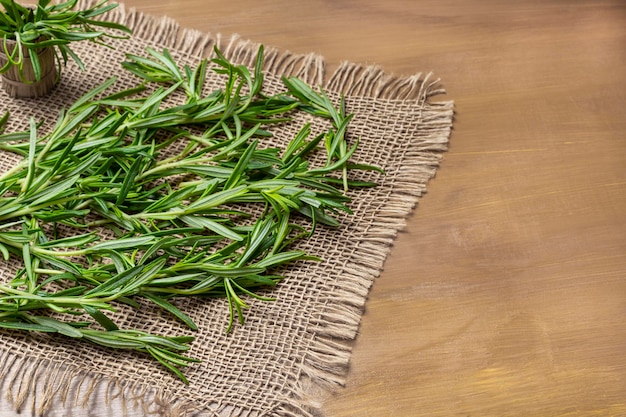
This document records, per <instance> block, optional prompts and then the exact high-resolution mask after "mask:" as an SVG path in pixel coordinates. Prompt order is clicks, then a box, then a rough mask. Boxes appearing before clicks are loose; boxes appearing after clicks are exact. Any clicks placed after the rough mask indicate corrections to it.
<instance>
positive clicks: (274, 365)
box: [0, 7, 453, 416]
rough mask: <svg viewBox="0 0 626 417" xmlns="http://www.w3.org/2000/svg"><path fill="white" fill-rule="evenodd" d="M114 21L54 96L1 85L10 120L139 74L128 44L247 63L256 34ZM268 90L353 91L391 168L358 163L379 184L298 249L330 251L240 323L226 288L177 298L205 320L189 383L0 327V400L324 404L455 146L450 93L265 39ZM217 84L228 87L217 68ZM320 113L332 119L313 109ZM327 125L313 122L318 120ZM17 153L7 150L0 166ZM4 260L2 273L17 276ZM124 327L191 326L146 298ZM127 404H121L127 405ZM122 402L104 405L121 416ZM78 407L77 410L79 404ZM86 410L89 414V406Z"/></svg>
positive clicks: (284, 129) (67, 404)
mask: <svg viewBox="0 0 626 417" xmlns="http://www.w3.org/2000/svg"><path fill="white" fill-rule="evenodd" d="M108 19H111V20H116V21H119V22H122V23H124V24H126V25H128V26H130V27H132V28H134V31H135V33H134V35H133V37H132V38H131V39H130V40H119V41H114V42H113V45H114V46H115V49H107V48H104V47H100V46H96V45H92V44H87V43H82V44H77V45H76V52H77V53H78V54H79V55H80V56H81V57H83V59H84V61H85V62H86V63H87V71H86V72H81V71H80V70H79V69H77V68H76V67H75V66H74V65H72V64H69V65H68V67H67V68H65V70H64V72H63V76H62V79H61V82H60V83H59V85H58V86H57V87H56V88H55V89H54V91H53V92H52V94H50V95H49V96H47V97H45V98H40V99H10V98H8V96H7V95H6V93H0V94H1V95H0V112H1V114H4V112H5V111H7V110H8V111H10V112H11V119H10V123H9V126H8V128H7V130H8V131H14V130H24V129H26V128H27V125H28V121H29V118H30V117H34V118H35V119H37V120H42V121H44V125H43V126H42V128H41V129H42V130H45V129H46V127H49V126H50V125H51V124H53V123H54V121H55V120H56V116H57V114H58V112H59V111H60V109H62V108H64V107H67V106H68V105H70V104H71V103H72V102H73V101H74V100H75V99H76V98H78V97H80V96H81V95H82V94H83V93H85V92H86V91H88V90H89V89H91V88H93V87H94V86H96V85H98V84H99V83H101V82H103V81H105V80H106V79H107V78H108V77H110V76H112V75H117V76H118V77H119V80H118V82H117V84H116V85H115V88H117V89H123V88H127V87H131V86H134V85H136V84H137V82H138V80H137V79H136V78H135V77H134V76H132V75H131V74H129V73H127V72H125V71H124V70H123V69H122V67H121V65H120V62H122V61H123V60H124V53H126V52H129V53H134V54H137V55H145V47H146V46H152V47H154V48H156V49H163V48H168V49H169V50H170V52H171V53H172V55H173V56H174V57H175V58H176V59H177V60H178V61H179V62H181V63H188V64H190V65H192V66H195V65H196V64H197V63H198V61H199V60H200V58H201V57H204V56H211V54H212V49H213V46H215V45H217V46H218V47H219V48H220V49H221V50H222V51H223V52H224V53H225V55H226V56H227V57H228V58H229V59H231V60H233V61H234V62H237V63H241V64H244V65H250V66H251V65H252V64H253V62H254V59H255V56H256V52H257V48H258V44H255V43H253V42H249V41H243V40H241V39H239V38H237V37H233V38H230V39H227V40H225V39H221V37H220V36H213V35H209V34H204V33H198V32H195V31H189V30H184V29H182V28H180V27H179V26H178V25H177V24H176V23H175V22H174V21H172V20H171V19H168V18H160V19H157V18H153V17H149V16H146V15H143V14H141V13H138V12H136V11H134V10H127V9H125V8H124V7H120V8H118V9H116V10H115V11H114V12H112V13H111V14H110V15H109V16H108ZM264 71H265V74H266V86H265V89H266V92H267V93H268V94H273V93H277V92H279V91H284V87H283V86H282V83H281V82H280V76H281V75H295V76H298V77H300V78H301V79H303V80H304V81H306V82H308V83H309V84H312V85H315V86H323V88H324V89H325V90H326V91H327V92H328V94H329V96H330V97H331V98H334V99H338V98H339V97H340V96H341V95H342V94H345V97H346V105H347V111H348V112H350V113H354V114H355V117H354V120H353V122H352V124H351V125H350V130H349V137H350V138H352V139H354V138H357V137H358V138H360V148H359V150H358V152H357V154H356V156H355V158H356V160H357V161H359V162H365V163H369V164H376V165H378V166H380V167H381V168H383V169H384V170H385V172H386V173H385V175H382V174H380V173H377V172H369V173H367V174H363V175H364V177H363V178H365V179H368V180H374V181H377V182H378V184H379V185H378V187H376V188H368V189H361V190H356V191H351V192H350V197H352V199H353V202H352V203H351V208H352V209H353V210H354V215H350V216H345V217H343V218H341V226H340V227H339V228H338V229H330V228H324V227H319V228H318V230H317V231H316V233H315V234H314V236H313V237H312V238H311V239H310V240H308V241H306V242H303V243H302V244H301V246H302V248H303V249H305V250H307V251H309V252H311V253H313V254H316V255H318V256H320V257H321V258H322V259H323V261H322V262H300V263H298V264H295V265H294V266H293V267H291V268H289V270H287V271H286V273H285V275H286V279H284V280H283V281H281V282H280V284H279V285H278V286H277V288H276V289H274V290H272V291H271V295H272V296H273V297H275V298H276V301H275V302H263V301H257V300H254V299H247V301H249V303H250V304H251V306H252V308H251V309H250V310H249V311H248V312H247V313H246V323H245V325H244V326H239V325H237V326H235V327H234V329H233V331H232V332H230V333H226V332H225V328H226V325H227V317H228V305H227V302H226V300H223V299H209V300H207V299H203V300H197V299H185V300H181V301H180V303H178V305H179V307H180V308H181V309H183V310H184V311H185V312H186V313H187V314H189V315H190V316H191V317H192V319H193V320H194V321H195V322H196V323H197V324H198V327H199V330H198V331H197V333H196V334H195V336H196V340H195V341H194V342H193V343H192V349H191V351H190V352H189V355H190V356H193V357H195V358H199V359H201V360H202V363H199V364H193V365H192V366H190V367H189V368H188V369H186V370H185V374H186V376H187V377H188V379H189V381H190V384H189V385H188V386H186V385H184V384H182V383H181V382H180V381H179V380H178V379H177V378H176V377H175V376H173V375H172V374H170V373H168V372H167V371H166V370H165V369H164V368H163V367H161V366H160V365H159V364H157V363H156V362H155V361H154V360H153V359H152V358H149V357H148V356H144V355H142V354H139V353H133V352H124V351H112V350H108V349H104V348H98V347H95V346H92V345H90V344H87V343H76V342H75V341H74V340H70V339H67V338H64V337H62V336H59V337H48V336H46V337H43V336H42V335H32V334H30V335H29V334H24V333H20V332H9V331H2V332H0V341H1V343H0V384H1V388H0V395H1V396H2V397H1V398H2V399H1V400H0V403H3V402H4V403H5V404H6V403H7V402H9V403H10V404H11V406H12V407H15V408H19V409H23V410H26V409H30V410H34V411H35V412H36V413H43V414H45V413H49V414H50V415H52V414H54V415H69V414H64V413H62V412H60V413H58V414H57V413H54V410H58V409H74V408H76V407H79V408H80V407H83V406H84V407H86V409H88V410H90V411H89V414H87V415H94V416H96V415H101V414H99V413H98V410H104V409H105V408H107V407H109V405H108V404H109V403H111V404H113V403H115V402H120V401H121V404H122V405H123V406H124V407H125V406H128V407H129V409H130V408H132V406H134V405H137V404H139V405H142V406H143V407H144V408H142V409H141V410H142V411H141V413H148V412H154V413H156V414H157V415H168V416H185V415H189V416H191V415H202V416H205V415H206V416H306V415H318V414H319V413H320V411H319V404H320V399H322V398H323V395H324V393H327V392H329V391H332V390H334V389H337V388H339V387H340V386H341V385H342V383H343V382H344V379H345V376H346V372H347V369H348V364H349V360H350V353H351V352H350V350H351V349H350V346H351V342H352V341H353V340H354V339H355V337H356V335H357V330H358V326H359V321H360V318H361V315H362V312H363V308H364V304H365V302H366V298H367V295H368V291H369V288H370V286H371V285H372V283H373V281H374V280H375V278H376V277H377V276H378V275H379V273H380V271H381V270H382V267H383V262H384V261H385V258H386V256H387V254H388V252H389V250H390V247H391V245H392V243H393V240H394V238H395V237H396V235H397V233H398V231H399V230H401V229H402V228H403V227H404V225H405V219H406V217H407V215H409V213H410V212H411V211H412V209H413V208H414V207H415V206H416V204H417V202H418V200H419V198H420V197H421V196H422V195H423V193H424V192H425V190H426V184H427V182H428V180H429V179H430V178H432V177H433V175H434V174H435V171H436V169H437V167H438V165H439V162H440V160H441V158H442V154H443V153H444V151H445V150H446V147H447V142H448V138H449V135H450V131H451V127H452V118H453V104H452V102H451V101H443V100H439V99H435V98H433V97H434V96H436V95H439V94H441V93H442V92H443V91H442V90H441V89H440V87H439V82H438V81H437V80H435V79H434V78H433V77H432V76H431V75H430V74H416V75H414V76H410V77H394V76H390V75H388V74H386V73H385V72H383V71H382V70H381V69H380V68H377V67H366V66H359V65H355V64H352V63H343V64H341V65H340V66H339V67H338V69H337V70H336V71H335V72H334V73H333V74H325V64H324V60H323V59H322V57H320V56H317V55H294V54H290V53H287V52H280V51H279V50H278V49H271V48H267V47H266V58H265V68H264ZM209 77H210V82H209V86H208V88H216V87H218V86H219V85H220V80H219V79H218V77H217V75H210V76H209ZM313 123H314V124H315V123H318V124H319V123H324V122H323V121H319V120H313ZM301 126H302V121H301V120H296V121H294V122H293V123H287V124H284V125H280V127H278V128H275V129H274V132H273V133H274V135H275V136H274V138H273V139H271V141H272V142H271V143H268V144H267V145H268V146H269V145H272V146H274V145H281V144H282V145H283V146H284V144H286V143H287V141H288V140H289V139H291V138H292V137H293V136H294V135H295V134H296V133H297V131H298V130H299V129H300V127H301ZM315 128H317V129H323V128H324V129H325V126H324V125H317V126H315V125H314V129H315ZM18 160H19V158H18V157H16V156H14V155H12V154H9V153H3V154H2V155H1V159H0V168H1V170H2V171H3V172H4V171H6V170H7V169H9V168H10V167H11V166H13V165H14V164H15V163H16V162H17V161H18ZM11 270H12V266H11V265H8V264H6V263H4V261H3V264H2V267H1V274H0V279H2V280H7V279H10V278H11V272H10V271H11ZM116 320H117V321H118V323H120V324H121V326H120V327H126V328H132V327H135V328H140V329H142V330H145V331H149V332H154V333H159V334H169V335H182V334H189V330H187V329H185V328H184V326H183V325H181V324H179V323H177V322H176V321H175V320H172V318H171V317H170V316H168V315H167V314H164V313H162V312H159V311H157V310H156V309H152V308H150V307H149V306H146V308H142V309H140V310H130V311H124V312H123V314H121V315H118V316H116ZM120 410H122V409H120ZM122 413H123V411H116V412H112V414H106V413H103V415H122ZM72 415H77V414H72ZM80 415H82V414H80Z"/></svg>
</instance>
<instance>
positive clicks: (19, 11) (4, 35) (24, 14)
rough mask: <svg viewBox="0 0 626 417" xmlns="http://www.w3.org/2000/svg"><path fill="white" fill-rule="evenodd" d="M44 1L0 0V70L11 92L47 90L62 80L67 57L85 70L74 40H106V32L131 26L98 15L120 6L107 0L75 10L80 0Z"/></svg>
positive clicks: (36, 93)
mask: <svg viewBox="0 0 626 417" xmlns="http://www.w3.org/2000/svg"><path fill="white" fill-rule="evenodd" d="M50 3H51V0H39V1H38V2H37V4H36V5H34V6H24V5H20V4H18V3H16V2H15V1H14V0H0V5H2V7H3V10H0V37H1V40H2V44H1V45H0V74H2V87H3V89H4V90H5V91H6V92H7V93H8V94H9V96H11V97H40V96H44V95H46V94H47V93H48V92H49V91H50V90H51V89H52V88H53V87H54V86H55V85H56V83H57V82H58V81H59V79H60V75H61V70H62V68H63V66H64V65H65V64H66V63H67V62H68V60H73V61H75V62H76V63H77V64H78V66H79V67H80V68H81V69H82V70H84V69H85V65H84V63H83V61H82V60H81V58H80V57H79V56H78V55H77V54H76V53H74V51H73V50H72V48H71V46H70V45H71V43H72V42H79V41H90V42H95V43H99V44H105V42H104V39H105V38H106V37H119V36H122V37H124V36H127V35H128V34H130V33H131V30H130V29H129V28H128V27H126V26H124V25H121V24H119V23H114V22H110V21H106V20H101V19H100V18H99V16H102V15H103V14H105V13H107V12H109V11H110V10H112V9H114V8H116V7H117V4H114V3H112V4H107V3H108V0H103V1H101V2H99V3H97V4H96V5H94V6H92V7H88V8H85V9H82V10H81V9H79V10H75V9H76V8H77V5H78V0H69V1H67V2H63V3H58V4H50Z"/></svg>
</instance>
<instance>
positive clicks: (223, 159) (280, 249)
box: [0, 47, 374, 381]
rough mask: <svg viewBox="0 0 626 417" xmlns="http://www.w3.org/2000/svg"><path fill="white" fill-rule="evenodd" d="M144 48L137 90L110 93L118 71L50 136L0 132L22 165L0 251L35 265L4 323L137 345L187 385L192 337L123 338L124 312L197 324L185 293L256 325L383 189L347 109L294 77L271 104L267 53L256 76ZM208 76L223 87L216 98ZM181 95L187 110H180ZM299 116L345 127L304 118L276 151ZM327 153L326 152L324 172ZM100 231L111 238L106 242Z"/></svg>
mask: <svg viewBox="0 0 626 417" xmlns="http://www.w3.org/2000/svg"><path fill="white" fill-rule="evenodd" d="M147 52H148V56H147V57H139V56H135V55H128V61H127V62H125V63H124V64H123V66H124V68H126V69H127V70H129V71H131V72H132V73H133V74H135V75H137V76H138V77H139V78H140V79H142V83H141V84H140V85H138V86H137V87H134V88H131V89H129V90H125V91H118V92H115V91H111V90H112V88H113V87H114V85H115V81H116V80H115V78H111V79H110V80H107V81H106V82H105V83H103V84H102V85H100V86H98V87H96V88H95V89H94V90H92V91H90V92H88V93H86V94H85V95H84V96H83V97H82V98H80V99H79V100H77V101H76V102H75V103H74V104H73V105H72V106H70V107H69V108H68V109H66V110H65V111H64V112H62V113H61V115H60V116H59V118H58V120H57V122H56V124H55V126H54V127H53V128H52V130H51V131H50V132H49V133H47V134H45V135H40V134H39V133H38V124H37V123H36V121H34V120H31V121H30V128H29V130H28V131H27V132H11V133H5V134H2V135H0V149H4V150H7V151H11V152H15V153H17V154H20V155H22V156H23V160H22V162H20V163H19V164H18V165H17V166H16V167H14V168H13V169H11V170H9V171H8V172H6V173H4V174H2V175H0V253H1V254H2V256H3V257H4V258H5V259H7V260H8V259H9V258H10V257H16V258H19V259H20V260H21V261H22V263H23V268H21V269H20V270H19V271H17V273H16V275H15V277H14V278H13V279H12V280H11V281H9V282H7V283H5V284H0V327H5V328H10V329H18V330H30V331H46V332H55V333H60V334H63V335H65V336H69V337H74V338H82V339H86V340H89V341H90V342H92V343H96V344H100V345H103V346H109V347H119V348H125V349H135V350H139V351H141V352H145V353H148V354H150V355H152V356H153V357H154V358H155V359H156V360H158V361H159V362H160V363H162V364H163V365H164V366H166V367H167V368H168V369H170V370H171V371H172V372H174V373H175V374H176V375H178V376H179V377H180V378H181V379H183V380H184V381H186V380H185V378H184V376H183V375H182V372H181V370H180V367H184V366H186V365H188V364H189V363H190V362H192V361H193V360H192V359H190V358H188V357H186V356H183V355H182V354H181V353H180V352H183V351H186V350H187V349H188V348H189V346H188V344H189V343H190V342H191V341H192V339H193V338H192V337H190V336H182V337H177V338H172V337H165V336H158V335H147V334H145V333H142V332H140V331H137V330H122V329H119V328H118V326H117V325H116V324H115V322H114V320H113V319H112V317H114V316H111V313H114V312H115V311H116V310H117V309H118V308H119V305H121V304H125V305H128V306H131V307H135V308H137V307H138V306H139V305H140V304H139V302H142V301H143V302H150V303H152V304H153V305H155V306H157V307H159V308H161V309H164V310H166V311H168V312H169V313H171V314H172V316H173V317H175V318H177V319H178V320H180V321H182V322H183V323H185V324H186V325H187V326H188V327H189V328H190V329H192V330H196V329H197V325H196V324H195V323H194V322H193V319H192V318H191V316H190V315H189V312H187V313H186V312H183V311H182V310H180V309H179V308H178V307H176V306H175V299H176V298H178V297H189V296H203V297H224V298H226V301H227V303H228V305H229V311H230V313H229V318H228V325H227V331H230V329H231V328H232V326H233V324H234V321H235V320H239V322H240V323H242V324H243V323H244V314H243V310H244V309H246V308H248V307H249V305H248V303H247V302H246V301H245V298H247V297H250V298H253V299H259V300H263V301H270V300H272V298H271V297H268V296H265V295H262V294H259V293H257V290H258V289H261V288H266V287H271V286H274V285H276V283H277V282H279V281H280V280H281V279H282V278H283V277H282V275H281V274H280V273H279V272H280V270H281V268H284V267H286V266H288V265H290V264H292V263H294V262H297V261H303V260H304V261H306V260H317V258H316V257H315V256H313V255H311V254H307V253H305V252H303V251H300V250H297V249H294V248H293V246H294V243H296V242H297V241H298V240H300V239H302V238H305V237H306V236H309V235H310V234H312V233H313V232H314V231H315V229H316V226H317V224H318V223H321V224H324V225H329V226H335V227H336V226H338V225H339V224H340V223H339V220H338V216H339V215H340V214H341V213H346V214H350V213H351V210H350V208H349V203H350V198H349V197H348V196H347V195H346V194H345V191H346V190H347V189H348V188H349V187H352V186H373V185H374V184H372V183H367V182H359V181H352V180H351V179H350V178H349V170H350V169H351V167H352V166H353V165H351V163H350V158H351V157H352V156H353V154H354V152H355V151H356V149H357V146H358V141H355V143H353V144H349V143H348V140H347V135H346V131H347V126H348V123H349V121H350V120H351V118H352V116H351V115H346V113H345V105H344V102H343V100H341V103H340V106H339V108H338V109H337V108H335V107H334V106H333V103H332V102H331V100H330V99H329V97H328V96H327V95H326V94H325V93H324V92H323V91H322V90H320V92H316V91H315V90H313V89H312V88H311V87H309V86H307V85H306V84H305V83H302V82H301V81H299V80H297V79H296V78H289V79H284V80H283V81H284V83H285V86H286V89H287V91H288V93H289V95H286V94H280V95H278V96H272V97H269V96H266V95H264V94H263V92H262V86H263V73H262V67H263V49H262V47H261V48H260V49H259V53H258V56H257V61H256V64H255V67H254V70H253V73H252V74H251V73H250V71H249V70H248V69H247V68H246V67H244V66H241V65H234V64H232V63H230V62H229V61H228V60H227V59H226V58H225V57H224V55H223V54H222V53H221V52H220V51H218V50H217V49H216V51H215V58H214V59H213V60H211V61H208V60H202V61H201V62H200V63H199V65H198V66H197V67H196V68H195V69H192V68H190V67H189V66H184V67H182V68H180V67H179V66H178V65H177V63H176V62H175V60H174V58H173V57H172V55H171V54H170V53H169V52H168V51H167V50H164V51H163V52H157V51H156V50H153V49H148V50H147ZM209 68H210V69H212V70H213V71H215V72H216V73H218V74H220V75H222V76H224V77H225V82H224V87H223V88H222V89H219V90H216V91H213V92H209V93H207V92H206V91H205V90H206V89H205V85H206V82H205V81H206V76H207V71H208V70H209ZM154 84H156V88H153V86H154ZM146 91H151V92H149V93H147V94H146ZM180 94H182V95H183V97H184V98H185V100H184V102H183V103H182V104H174V105H171V104H168V103H170V102H172V100H169V99H170V98H172V97H174V96H175V97H180ZM298 110H300V111H306V112H308V113H310V114H312V115H314V116H321V117H325V118H329V119H330V120H331V122H332V123H331V124H332V127H331V128H330V129H329V130H328V131H327V132H326V133H324V134H321V135H318V136H317V137H314V138H312V139H311V138H310V136H311V127H310V125H308V124H307V125H304V126H302V128H301V130H300V132H299V133H298V134H297V135H296V136H295V137H294V138H293V139H292V140H291V141H290V143H289V144H287V145H286V146H285V148H284V149H278V148H273V147H268V146H266V145H265V144H264V140H265V139H266V138H267V137H268V136H270V135H271V133H270V127H271V125H273V124H275V123H279V122H286V121H287V122H289V121H290V120H291V119H290V117H289V116H290V115H291V114H292V112H294V111H298ZM7 117H8V116H5V117H3V118H2V119H0V129H1V128H2V126H3V125H5V124H6V119H7ZM179 142H182V143H184V144H185V146H182V147H181V146H178V147H172V146H171V145H173V144H174V143H179ZM321 144H323V146H324V151H325V152H326V155H327V157H326V158H325V160H324V161H323V163H322V164H321V165H320V164H317V165H316V166H312V165H311V161H310V159H311V157H312V156H314V155H315V154H316V153H318V152H319V151H320V150H319V148H320V145H321ZM355 166H356V167H358V168H359V169H374V168H373V167H370V166H366V165H355ZM335 173H339V175H340V177H339V178H338V177H337V176H335ZM337 185H340V186H341V188H337ZM296 216H299V217H301V218H309V219H310V223H309V227H305V226H303V224H305V223H303V222H302V220H298V221H296ZM61 229H63V230H65V232H64V233H60V232H59V231H60V230H61ZM103 229H106V230H109V231H110V232H112V233H113V235H114V236H113V237H112V238H111V237H108V238H106V239H103V238H101V234H100V233H99V232H100V231H102V230H103ZM50 314H52V315H50ZM57 316H58V317H57ZM65 316H68V317H76V316H81V317H88V318H91V320H89V321H87V322H84V321H80V322H79V321H74V320H70V321H68V320H66V319H64V317H65ZM96 323H97V324H99V325H100V326H101V327H102V328H103V329H104V330H97V329H94V328H93V325H94V324H96Z"/></svg>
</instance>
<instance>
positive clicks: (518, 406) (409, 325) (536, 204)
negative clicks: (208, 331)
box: [125, 0, 626, 417]
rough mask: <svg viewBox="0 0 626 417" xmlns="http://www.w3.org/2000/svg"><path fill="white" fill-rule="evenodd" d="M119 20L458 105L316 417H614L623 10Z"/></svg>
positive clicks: (198, 5) (625, 314) (199, 2)
mask: <svg viewBox="0 0 626 417" xmlns="http://www.w3.org/2000/svg"><path fill="white" fill-rule="evenodd" d="M125 3H126V5H128V6H136V7H137V8H138V9H139V10H141V11H144V12H147V13H150V14H154V15H169V16H171V17H173V18H174V19H176V20H178V22H179V23H181V24H182V25H183V26H185V27H190V28H195V29H199V30H202V31H205V32H212V33H217V32H220V33H222V34H223V35H225V36H228V35H230V34H233V33H238V34H240V35H241V36H242V37H243V38H248V39H252V40H255V41H259V42H262V43H264V44H266V45H272V46H277V47H279V48H280V49H281V50H290V51H292V52H297V53H308V52H316V53H319V54H321V55H323V56H325V57H326V60H327V62H328V67H329V69H330V70H332V68H333V67H334V66H336V65H337V64H338V63H339V62H340V61H342V60H348V61H353V62H358V63H366V64H373V63H376V64H379V65H381V66H382V67H383V68H384V69H385V70H386V71H388V72H392V73H396V74H404V75H411V74H413V73H415V72H419V71H431V70H432V71H434V72H435V74H436V75H437V76H438V77H441V79H442V81H443V85H444V87H445V88H446V89H447V91H448V98H450V99H453V100H455V102H456V112H457V116H456V120H455V127H454V132H453V134H452V138H451V143H450V151H449V152H448V153H447V154H446V155H445V159H444V161H443V163H442V165H441V168H440V170H439V171H438V173H437V177H436V179H434V180H433V181H432V182H431V183H430V185H429V188H428V194H427V195H426V196H425V197H424V198H423V199H422V201H421V203H420V205H419V207H418V209H417V210H416V212H415V213H414V214H413V215H412V217H411V218H410V220H409V226H408V228H407V230H406V232H404V233H403V234H402V235H401V236H400V237H399V238H398V240H397V244H396V245H395V247H394V249H393V251H392V254H391V256H390V258H389V259H388V262H387V263H386V266H385V270H384V272H383V274H382V276H381V277H380V279H378V280H377V281H376V283H375V285H374V287H373V290H372V292H371V296H370V299H369V301H368V304H367V311H366V314H365V315H364V317H363V322H362V326H361V333H360V335H359V337H358V340H357V341H356V343H355V345H354V355H353V361H352V366H351V371H350V374H349V378H348V381H347V385H346V387H345V389H344V390H342V391H341V392H339V393H338V394H336V395H335V396H333V397H331V398H329V399H328V400H327V401H326V403H325V404H324V409H325V410H326V413H327V415H328V416H329V417H348V416H350V417H355V416H359V417H363V416H422V415H424V416H440V415H441V416H444V415H462V416H505V415H510V416H557V415H558V416H578V415H580V416H590V415H600V416H611V415H615V416H619V415H626V322H625V318H626V135H625V132H626V116H625V110H626V81H625V79H626V77H625V76H626V3H624V2H623V1H620V0H615V1H591V0H590V1H565V0H563V1H556V0H542V1H539V0H536V1H534V0H532V1H531V0H520V1H516V2H501V1H495V0H485V1H449V0H444V1H442V0H428V1H424V0H405V1H403V0H394V1H379V0H360V1H356V0H335V1H323V0H309V1H293V0H290V1H287V0H279V1H272V2H269V1H267V2H262V1H252V0H229V1H226V2H224V1H217V0H177V1H173V0H171V1H161V2H154V1H148V0H127V1H125Z"/></svg>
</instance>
